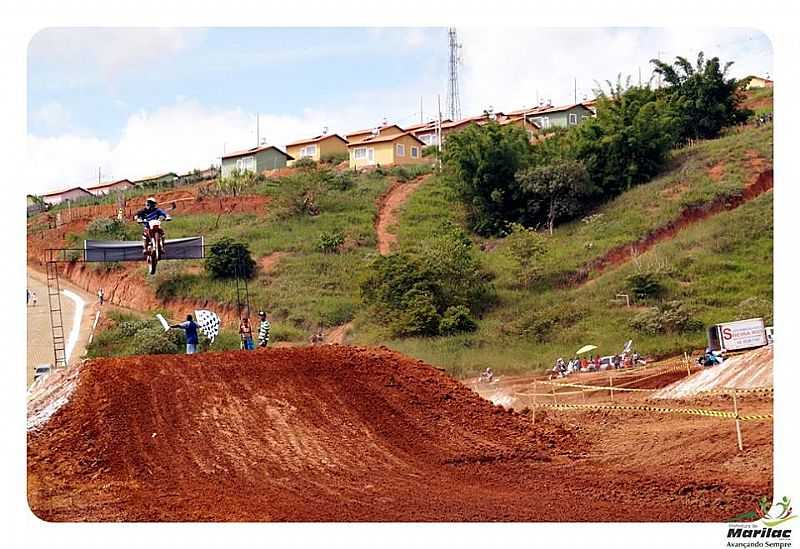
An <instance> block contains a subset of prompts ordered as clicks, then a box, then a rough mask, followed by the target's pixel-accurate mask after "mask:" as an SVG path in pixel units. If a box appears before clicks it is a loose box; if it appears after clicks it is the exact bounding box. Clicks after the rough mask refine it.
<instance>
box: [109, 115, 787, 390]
mask: <svg viewBox="0 0 800 549" xmlns="http://www.w3.org/2000/svg"><path fill="white" fill-rule="evenodd" d="M750 151H755V152H757V153H758V155H760V156H762V157H763V158H765V159H767V160H768V161H769V162H770V163H771V159H772V132H771V128H769V127H762V128H755V127H747V128H744V129H742V130H741V131H738V132H732V133H730V134H729V135H726V136H725V137H722V138H720V139H717V140H713V141H704V142H701V143H699V144H698V145H696V146H694V147H692V148H685V149H681V150H677V151H675V152H674V153H673V154H672V158H671V161H670V164H669V166H668V168H667V170H665V172H664V173H663V174H662V175H661V176H660V177H658V178H656V179H654V180H653V181H651V182H649V183H647V184H644V185H640V186H638V187H635V188H633V189H631V190H629V191H627V192H626V193H624V194H622V195H621V196H619V197H617V198H616V199H614V200H612V201H610V202H608V203H606V204H604V205H602V206H600V207H598V208H596V209H595V210H594V211H592V212H590V213H591V214H592V215H591V216H590V217H589V221H588V222H587V221H583V220H575V221H573V222H570V223H566V224H564V225H561V226H559V227H557V229H556V231H555V233H554V234H553V235H552V236H548V237H547V240H548V246H549V251H548V253H547V255H546V257H545V258H544V259H543V260H542V264H541V268H542V274H541V281H540V282H539V283H538V284H537V285H534V287H532V288H531V289H529V290H522V289H520V288H519V284H518V281H517V280H516V277H515V274H514V264H513V261H512V260H511V259H510V258H509V257H508V256H507V255H506V254H505V253H504V251H503V248H504V246H503V242H502V240H493V239H480V238H475V239H474V240H475V242H476V253H477V254H478V257H479V259H480V261H481V263H482V265H483V266H484V267H485V268H486V269H488V270H489V271H491V272H492V273H493V275H494V281H493V283H494V285H495V288H496V291H497V296H498V303H497V305H496V306H495V307H494V308H493V309H492V310H490V311H489V312H488V313H486V314H485V315H484V316H483V318H481V319H479V322H478V324H479V329H478V331H477V332H475V333H471V334H461V335H458V336H452V337H437V338H407V339H393V338H391V337H390V336H388V335H387V333H386V330H385V328H383V327H381V326H378V325H376V324H375V323H374V322H373V321H372V319H371V318H369V317H368V316H367V315H366V314H365V313H364V311H363V308H362V304H361V300H360V295H359V287H358V280H359V275H360V274H361V272H362V270H363V268H364V266H365V265H366V264H367V263H368V261H369V260H370V258H371V257H373V256H374V254H375V253H376V251H375V247H376V238H375V230H374V222H375V218H376V215H377V208H376V203H377V200H378V198H379V197H380V196H381V194H382V193H384V192H385V191H386V190H387V188H388V187H389V185H390V183H391V181H392V180H391V179H390V177H387V176H386V175H383V174H380V173H377V174H376V173H373V174H369V175H357V176H354V177H353V184H352V186H351V187H349V188H347V190H337V189H336V188H332V187H328V186H326V184H324V183H321V182H320V180H319V178H318V173H317V172H314V171H309V172H307V173H300V174H297V175H294V176H290V177H287V178H284V179H282V180H281V181H280V182H277V183H276V182H275V181H270V182H266V183H262V184H260V185H258V186H257V187H256V188H255V189H254V190H253V192H258V193H263V194H266V195H268V196H270V197H271V199H272V202H271V203H270V205H269V206H268V207H267V210H268V212H269V213H268V215H266V216H263V215H262V216H259V215H255V214H230V215H223V216H217V215H210V214H195V215H187V216H182V215H178V216H176V217H175V219H174V221H173V222H171V224H170V225H168V226H167V232H168V235H169V237H180V236H190V235H198V234H202V235H204V236H205V238H206V243H213V242H215V241H216V240H218V239H220V238H222V237H225V236H228V237H232V238H235V239H237V240H242V241H244V242H246V243H247V244H248V245H249V246H250V249H251V250H252V252H253V256H254V258H256V259H257V260H258V259H260V258H261V257H263V256H265V255H268V254H271V253H274V252H283V253H285V254H286V255H284V256H283V257H282V258H281V260H280V261H279V262H278V263H277V265H276V266H275V267H274V268H273V270H272V271H271V272H270V273H264V272H258V273H257V274H256V276H255V277H254V278H253V279H252V280H250V281H249V282H248V290H249V293H250V300H251V306H252V307H253V309H259V308H264V309H266V310H267V311H268V312H269V313H270V319H271V321H272V322H273V340H275V341H279V340H284V341H306V340H307V336H308V334H309V332H310V331H311V330H314V329H315V328H316V327H318V326H322V327H332V326H336V325H340V324H342V323H344V322H347V321H350V320H354V322H355V325H354V331H353V336H354V339H355V342H356V343H359V344H385V345H388V346H390V347H392V348H394V349H397V350H399V351H401V352H404V353H406V354H409V355H411V356H415V357H418V358H421V359H423V360H426V361H429V362H431V363H434V364H437V365H441V366H443V367H445V368H447V369H448V371H449V372H450V373H452V374H454V375H456V376H466V375H473V374H475V373H477V372H478V371H480V370H482V369H484V368H485V367H486V366H488V365H491V366H492V367H493V368H494V369H495V371H497V372H505V373H514V372H523V371H530V370H541V369H545V368H549V367H550V366H551V365H552V363H553V361H554V360H555V358H556V357H558V356H564V357H567V356H568V355H569V354H570V353H572V352H574V350H575V349H577V348H578V347H580V346H581V345H583V344H586V343H593V344H596V345H598V346H599V347H600V351H601V352H602V353H603V354H607V353H613V352H617V351H619V350H620V349H621V347H622V345H623V344H624V342H625V341H626V340H627V339H634V341H635V343H636V347H637V349H638V350H639V351H640V352H644V353H648V354H654V355H666V354H672V353H680V352H682V351H683V350H687V349H695V348H698V347H701V346H703V344H704V341H705V335H704V333H703V331H697V332H691V333H686V334H672V335H658V336H644V335H640V334H637V333H635V332H634V331H633V330H632V329H631V328H630V326H629V321H630V319H631V318H632V316H633V315H635V314H637V313H638V312H639V311H641V310H643V309H644V308H645V307H646V306H650V305H653V304H654V302H643V303H639V304H635V306H634V307H632V308H630V309H628V308H626V307H625V306H624V305H623V304H621V302H620V301H619V300H617V299H615V295H616V294H617V293H621V292H624V291H626V277H628V276H629V275H630V274H632V273H633V272H635V270H636V269H637V264H638V266H639V267H641V268H645V269H648V268H651V267H654V266H658V268H659V269H660V270H661V271H662V272H665V273H667V274H666V276H665V278H664V284H665V286H666V290H667V291H666V295H665V296H664V299H670V300H680V301H682V302H683V303H684V304H685V306H686V307H687V308H688V309H689V310H690V311H691V313H692V315H693V316H694V317H695V318H697V319H698V320H700V321H701V322H703V323H704V324H706V325H707V324H711V323H716V322H720V321H725V320H731V319H733V318H737V317H738V316H739V314H740V313H741V310H740V304H741V303H742V302H743V301H744V300H746V299H748V298H753V297H755V298H759V299H761V300H762V301H763V302H766V303H768V304H771V303H772V263H773V262H772V193H767V194H765V195H763V196H761V197H759V198H758V199H756V200H754V201H751V202H749V203H747V204H744V205H742V206H741V207H739V208H737V209H735V210H732V211H729V212H724V213H721V214H718V215H716V216H713V217H711V218H709V219H707V220H704V221H702V222H700V223H697V224H694V225H691V226H689V227H687V228H686V229H685V230H683V231H682V232H680V233H679V234H678V235H677V236H676V237H675V238H674V239H673V240H670V241H664V242H661V243H659V244H657V245H656V246H654V247H653V248H652V249H650V250H649V251H648V252H646V253H644V254H642V255H641V256H639V258H638V260H637V263H633V262H630V263H627V264H624V265H621V266H619V267H616V268H609V269H608V270H607V271H606V272H604V273H603V274H602V275H599V276H597V275H595V276H593V277H592V281H591V282H590V283H589V284H586V285H584V286H581V287H577V288H561V287H559V286H558V285H556V284H554V282H555V281H557V280H560V279H561V278H562V277H563V275H564V274H565V273H572V272H574V271H575V270H576V269H578V268H580V267H581V266H583V265H585V264H587V263H588V262H589V261H591V260H592V259H595V258H597V257H600V256H602V255H603V254H604V253H605V252H607V251H608V250H610V249H612V248H614V247H615V246H618V245H621V244H626V243H629V242H634V241H636V240H638V239H639V238H641V237H643V236H644V235H646V234H648V233H649V232H650V231H652V230H653V229H655V228H658V227H660V226H662V225H664V224H666V223H667V222H669V221H670V220H672V219H674V218H676V217H677V216H678V215H679V214H680V212H681V211H682V210H683V209H684V208H686V207H688V206H692V205H697V204H703V203H707V202H710V201H713V200H716V199H718V198H720V197H730V196H734V195H736V194H738V193H740V192H741V190H742V188H743V187H744V186H745V185H746V184H747V183H749V182H750V181H751V179H752V177H753V176H754V174H753V173H752V169H751V167H750V165H749V163H750V160H749V159H748V154H750V153H749V152H750ZM718 164H722V165H723V170H722V173H723V176H722V178H721V180H719V181H714V180H712V178H711V177H710V176H709V169H710V168H711V167H713V166H715V165H718ZM308 189H311V190H313V192H314V199H315V202H316V204H317V205H318V206H319V207H320V209H321V214H320V215H319V216H315V217H311V216H308V215H307V214H302V213H300V214H298V213H292V210H291V208H290V207H288V206H290V205H291V204H292V200H294V199H296V198H297V196H298V195H302V193H303V192H305V191H306V190H308ZM287 205H288V206H287ZM464 219H465V215H464V209H463V207H462V206H461V204H460V203H459V202H458V201H457V199H456V198H455V197H454V196H453V194H452V192H451V191H450V190H449V189H448V188H447V187H446V186H445V184H444V183H443V181H442V180H441V179H440V178H438V177H437V176H435V175H434V176H431V177H430V178H429V179H428V180H427V181H426V183H425V184H423V185H422V186H421V187H420V188H419V189H418V190H417V191H416V193H414V194H413V195H412V196H411V197H410V199H409V201H408V202H407V203H406V204H405V205H404V207H403V208H402V210H401V214H400V218H399V224H398V226H397V227H396V228H395V229H396V233H397V235H398V244H399V246H400V248H401V249H402V248H408V247H412V246H414V245H415V244H416V243H418V242H420V241H421V240H424V239H426V238H427V237H429V236H430V235H431V234H432V233H435V232H436V231H438V230H439V228H440V227H441V225H442V223H448V222H449V223H454V224H457V225H462V226H463V225H464ZM330 232H341V233H342V234H344V235H345V237H346V242H345V245H344V247H343V249H342V250H341V252H340V253H338V254H323V253H320V252H319V251H318V250H317V248H316V243H317V241H318V239H319V236H320V234H322V233H330ZM197 266H202V262H164V263H163V264H161V265H160V266H159V271H160V272H159V274H158V275H157V276H156V277H155V278H153V279H150V284H151V285H152V286H153V288H154V289H155V290H156V291H157V292H158V293H159V295H161V296H162V297H189V298H197V299H201V300H206V299H212V300H214V301H217V302H220V303H227V304H233V303H235V298H236V288H235V284H234V283H233V281H218V280H212V279H210V278H208V277H207V276H206V275H205V274H204V273H203V272H202V270H201V271H200V272H199V273H197V272H196V271H197V269H196V267H197ZM192 267H194V270H192V271H191V274H190V271H189V269H190V268H192ZM767 313H769V311H767V312H766V313H765V314H767ZM542 322H544V324H542ZM526 323H528V324H529V325H530V326H534V327H535V328H534V329H528V331H525V328H526ZM541 326H545V327H544V328H542V327H541ZM98 340H99V341H100V343H98V344H96V347H95V348H96V349H98V352H101V351H102V350H103V347H102V345H109V344H108V342H106V341H104V340H103V339H102V337H101V338H99V339H98ZM219 345H220V346H221V347H225V348H227V346H230V347H231V348H238V337H237V335H236V333H235V327H225V330H224V331H223V335H221V336H220V340H219ZM105 351H109V352H110V351H113V352H122V351H124V348H120V349H116V348H113V346H112V347H108V348H105Z"/></svg>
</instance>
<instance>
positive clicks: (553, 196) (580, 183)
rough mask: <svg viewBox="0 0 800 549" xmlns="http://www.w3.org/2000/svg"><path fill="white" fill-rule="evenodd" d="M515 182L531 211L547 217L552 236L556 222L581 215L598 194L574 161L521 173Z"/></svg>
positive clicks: (584, 172)
mask: <svg viewBox="0 0 800 549" xmlns="http://www.w3.org/2000/svg"><path fill="white" fill-rule="evenodd" d="M516 180H517V183H518V184H519V186H520V188H521V189H522V190H523V191H524V192H525V195H526V196H527V199H528V208H529V211H530V212H536V213H537V214H539V215H543V216H544V218H545V219H546V221H547V228H548V229H549V231H550V234H553V227H554V226H555V222H556V219H562V218H569V217H572V216H574V215H576V214H577V213H579V212H580V211H581V210H582V209H583V208H584V207H585V200H586V199H587V198H588V197H589V196H591V194H592V193H593V192H594V191H595V187H594V185H593V184H592V181H591V179H589V173H588V172H587V171H586V168H584V167H583V164H581V163H580V162H576V161H575V160H563V161H560V162H556V163H554V164H548V165H545V166H537V167H534V168H528V169H526V170H522V171H520V172H517V175H516Z"/></svg>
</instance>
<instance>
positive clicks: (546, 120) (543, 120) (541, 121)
mask: <svg viewBox="0 0 800 549" xmlns="http://www.w3.org/2000/svg"><path fill="white" fill-rule="evenodd" d="M536 123H537V124H538V125H539V126H541V127H542V128H543V129H546V128H549V127H550V117H549V116H542V117H540V118H537V119H536Z"/></svg>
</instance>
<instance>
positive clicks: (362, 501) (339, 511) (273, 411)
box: [28, 345, 750, 521]
mask: <svg viewBox="0 0 800 549" xmlns="http://www.w3.org/2000/svg"><path fill="white" fill-rule="evenodd" d="M78 368H79V370H77V372H76V371H74V370H73V373H72V374H71V375H69V376H63V375H62V376H53V379H52V380H48V382H50V383H65V382H69V384H70V387H69V390H68V391H59V390H53V388H50V389H48V387H47V384H48V382H45V383H44V384H42V386H40V387H39V390H38V391H37V393H36V394H35V395H33V396H32V397H31V402H30V403H29V413H30V410H34V411H36V410H38V411H39V412H41V410H43V409H47V410H48V411H47V413H46V414H44V415H45V416H46V417H44V419H42V414H41V413H39V415H38V416H37V420H36V421H34V422H31V421H30V419H29V429H28V499H29V504H30V506H31V509H32V510H33V512H34V513H36V514H37V516H39V517H41V518H43V519H45V520H54V521H111V520H125V521H321V520H324V521H354V520H356V521H360V520H369V521H376V520H378V521H387V520H388V521H406V520H420V521H437V520H438V521H444V520H446V521H477V520H550V521H552V520H563V519H564V515H563V506H564V505H567V506H569V507H570V508H571V509H572V511H571V512H570V516H569V520H685V517H686V516H687V512H688V513H690V514H691V513H694V514H693V515H692V517H693V518H692V520H715V519H717V520H719V519H720V518H722V515H724V514H725V513H726V512H727V511H728V510H726V509H717V508H710V507H708V506H707V505H705V504H704V503H703V502H702V501H700V500H697V501H695V500H691V501H688V500H685V499H683V498H676V497H674V496H670V497H665V498H662V499H659V498H657V497H655V494H656V493H657V492H658V491H659V490H660V485H659V482H657V481H655V480H650V481H649V482H648V483H645V485H644V487H643V485H642V482H641V477H640V476H637V475H634V476H633V477H631V478H629V479H627V480H625V479H624V478H621V479H619V480H618V481H615V482H614V483H609V481H608V473H606V474H605V478H604V475H603V474H598V471H597V470H596V469H591V470H589V469H581V468H579V467H573V466H570V467H569V469H567V470H565V471H562V470H561V466H560V465H557V464H558V463H560V460H565V459H568V458H567V457H566V456H570V455H572V454H577V453H582V452H584V451H585V444H584V443H583V442H581V440H580V438H579V437H578V436H577V434H576V431H575V430H574V429H572V428H571V427H570V426H569V425H568V424H564V423H560V422H558V421H552V420H550V419H548V418H547V417H543V418H539V419H538V420H537V422H536V425H535V428H534V426H532V425H531V421H530V416H526V415H523V414H519V413H516V412H513V411H510V410H506V409H504V408H501V407H498V406H494V405H492V404H491V403H490V402H488V401H486V400H483V399H481V398H480V397H479V396H478V395H477V394H476V393H474V392H473V391H471V390H470V389H468V388H467V387H465V386H463V385H461V384H460V383H458V382H457V381H455V380H453V379H451V378H449V377H448V376H447V375H446V374H444V373H443V372H441V371H439V370H437V369H436V368H433V367H431V366H428V365H426V364H424V363H422V362H419V361H415V360H412V359H408V358H405V357H403V356H402V355H399V354H397V353H394V352H391V351H389V350H387V349H384V348H379V349H363V348H354V347H344V346H339V345H332V346H321V347H303V348H287V349H263V350H258V351H254V352H227V353H207V354H201V355H196V356H176V355H166V356H159V357H146V356H145V357H141V356H140V357H126V358H120V359H103V360H94V361H89V362H86V363H84V364H83V365H81V366H79V367H78ZM37 395H38V396H37ZM54 395H57V396H58V397H59V398H60V401H59V402H58V403H56V404H54V403H52V402H48V401H47V399H48V398H52V397H53V396H54ZM674 489H676V488H673V487H671V488H669V489H668V490H669V491H672V492H674ZM620 491H621V492H620ZM621 493H627V494H628V496H629V497H628V498H627V499H625V501H626V503H625V505H620V504H619V501H620V494H621ZM668 495H669V494H668ZM749 501H750V500H749V493H748V492H747V491H746V490H745V491H744V492H742V493H739V492H736V494H735V495H733V496H732V497H731V502H732V503H736V504H740V505H745V504H748V505H749ZM734 507H735V508H737V509H738V505H735V506H734ZM687 509H688V511H687ZM718 515H719V516H718Z"/></svg>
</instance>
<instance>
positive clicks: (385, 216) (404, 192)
mask: <svg viewBox="0 0 800 549" xmlns="http://www.w3.org/2000/svg"><path fill="white" fill-rule="evenodd" d="M427 178H428V176H427V175H423V176H422V177H419V178H417V179H415V180H414V181H410V182H407V183H400V182H397V183H393V184H392V186H391V187H390V188H389V190H388V192H386V194H384V195H383V196H382V197H381V199H380V201H379V202H378V219H377V221H376V222H375V231H376V232H377V233H378V252H379V253H380V254H381V255H387V254H388V253H389V252H390V251H391V249H392V245H393V244H394V243H395V242H397V235H396V234H394V233H391V232H389V229H390V228H391V227H392V226H394V225H395V224H396V223H397V219H398V216H399V214H400V207H401V206H402V205H403V204H405V202H406V200H408V198H409V197H410V196H411V195H412V194H413V193H414V191H416V190H417V189H418V188H419V186H420V185H422V184H423V183H424V182H425V180H426V179H427Z"/></svg>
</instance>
